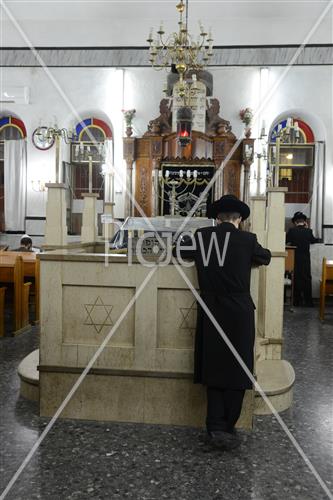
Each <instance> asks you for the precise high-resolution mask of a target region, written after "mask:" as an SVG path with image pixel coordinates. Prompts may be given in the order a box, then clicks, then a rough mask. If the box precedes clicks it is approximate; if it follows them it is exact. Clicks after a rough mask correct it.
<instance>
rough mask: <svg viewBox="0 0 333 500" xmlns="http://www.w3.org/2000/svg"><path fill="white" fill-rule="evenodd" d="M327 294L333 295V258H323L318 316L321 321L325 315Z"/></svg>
mask: <svg viewBox="0 0 333 500" xmlns="http://www.w3.org/2000/svg"><path fill="white" fill-rule="evenodd" d="M328 295H333V260H327V259H325V258H324V259H323V267H322V275H321V282H320V301H319V318H320V319H321V320H322V321H323V319H324V316H325V302H326V297H327V296H328Z"/></svg>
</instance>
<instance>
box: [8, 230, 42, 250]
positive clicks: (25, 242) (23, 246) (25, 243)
mask: <svg viewBox="0 0 333 500" xmlns="http://www.w3.org/2000/svg"><path fill="white" fill-rule="evenodd" d="M13 252H35V253H39V252H40V249H39V248H37V247H33V246H32V239H31V238H30V236H29V235H28V234H24V235H23V236H22V238H21V240H20V246H19V248H15V249H14V250H13Z"/></svg>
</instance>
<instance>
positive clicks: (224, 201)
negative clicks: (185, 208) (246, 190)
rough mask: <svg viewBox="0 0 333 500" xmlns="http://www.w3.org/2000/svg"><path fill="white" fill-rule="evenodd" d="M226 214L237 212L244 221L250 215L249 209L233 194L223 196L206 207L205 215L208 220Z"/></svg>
mask: <svg viewBox="0 0 333 500" xmlns="http://www.w3.org/2000/svg"><path fill="white" fill-rule="evenodd" d="M227 212H237V213H239V214H240V216H241V218H242V220H245V219H247V218H248V216H249V215H250V207H249V206H248V205H247V204H246V203H244V202H243V201H241V200H239V199H238V198H237V197H236V196H234V195H233V194H225V195H224V196H222V198H220V199H219V200H216V201H214V203H212V204H211V205H210V206H209V207H208V210H207V215H208V217H209V218H210V219H216V217H217V216H218V214H221V213H227Z"/></svg>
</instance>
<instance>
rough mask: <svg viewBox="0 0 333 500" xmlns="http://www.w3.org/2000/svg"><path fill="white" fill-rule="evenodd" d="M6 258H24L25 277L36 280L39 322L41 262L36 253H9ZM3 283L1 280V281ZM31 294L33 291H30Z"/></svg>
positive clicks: (37, 317) (35, 291)
mask: <svg viewBox="0 0 333 500" xmlns="http://www.w3.org/2000/svg"><path fill="white" fill-rule="evenodd" d="M5 255H6V256H8V257H12V258H14V259H15V258H16V257H18V256H19V257H22V259H23V276H24V278H33V279H34V284H35V286H34V291H33V293H34V296H35V322H38V321H39V303H40V295H39V294H40V289H39V284H40V260H39V258H37V254H35V253H34V252H13V251H7V252H6V253H5ZM0 281H1V280H0ZM30 292H31V289H30Z"/></svg>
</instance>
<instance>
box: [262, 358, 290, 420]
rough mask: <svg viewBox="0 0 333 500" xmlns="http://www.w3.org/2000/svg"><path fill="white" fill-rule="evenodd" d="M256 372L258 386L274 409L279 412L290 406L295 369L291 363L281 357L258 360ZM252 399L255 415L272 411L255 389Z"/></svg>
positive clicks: (267, 413)
mask: <svg viewBox="0 0 333 500" xmlns="http://www.w3.org/2000/svg"><path fill="white" fill-rule="evenodd" d="M256 374H257V380H258V383H259V385H260V387H261V388H262V389H263V391H264V392H265V394H266V395H267V396H268V397H269V400H270V402H271V403H272V405H273V406H274V408H275V409H276V411H277V412H281V411H284V410H287V409H288V408H290V406H291V404H292V399H293V385H294V383H295V371H294V369H293V367H292V366H291V364H290V363H289V362H288V361H285V360H283V359H271V360H270V359H268V360H263V361H258V363H257V365H256ZM254 401H255V403H254V413H255V415H270V414H271V413H272V411H271V409H270V408H269V407H268V406H267V404H266V403H265V401H264V400H263V399H262V397H261V396H260V394H259V393H258V392H257V391H256V392H255V400H254Z"/></svg>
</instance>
